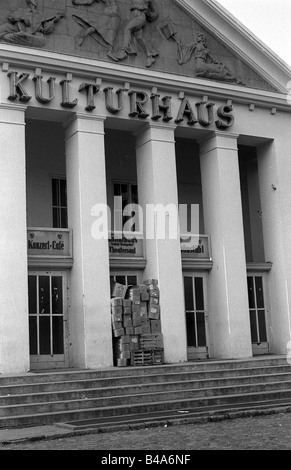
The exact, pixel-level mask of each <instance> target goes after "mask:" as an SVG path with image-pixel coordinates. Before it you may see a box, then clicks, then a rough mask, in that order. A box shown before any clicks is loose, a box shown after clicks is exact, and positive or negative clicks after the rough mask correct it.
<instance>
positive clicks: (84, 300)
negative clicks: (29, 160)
mask: <svg viewBox="0 0 291 470" xmlns="http://www.w3.org/2000/svg"><path fill="white" fill-rule="evenodd" d="M66 165H67V191H68V223H69V228H71V229H73V256H74V266H73V269H72V272H71V286H70V306H71V308H70V311H69V330H70V343H71V356H72V364H71V365H73V366H79V367H85V368H96V367H104V366H110V365H112V363H113V359H112V334H111V315H110V278H109V251H108V240H106V239H105V238H103V239H97V238H96V237H95V236H94V233H93V230H92V227H93V223H94V222H95V221H96V217H95V218H94V213H95V207H96V205H97V204H101V205H102V204H103V205H104V206H105V205H106V204H107V200H106V176H105V149H104V118H103V117H98V116H90V115H88V114H77V115H76V116H75V117H74V119H73V120H72V121H71V122H70V123H69V124H68V126H67V129H66ZM104 217H107V212H106V213H105V214H104Z"/></svg>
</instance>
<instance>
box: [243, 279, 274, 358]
mask: <svg viewBox="0 0 291 470" xmlns="http://www.w3.org/2000/svg"><path fill="white" fill-rule="evenodd" d="M263 281H264V279H263V276H262V275H253V276H248V278H247V284H248V296H249V312H250V325H251V338H252V345H253V354H254V355H257V354H268V352H269V346H268V338H267V323H266V306H265V305H266V301H265V293H264V282H263Z"/></svg>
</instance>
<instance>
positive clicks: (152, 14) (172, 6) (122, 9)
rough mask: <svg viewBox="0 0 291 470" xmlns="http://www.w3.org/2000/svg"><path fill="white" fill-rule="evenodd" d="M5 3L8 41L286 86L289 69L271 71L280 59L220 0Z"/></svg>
mask: <svg viewBox="0 0 291 470" xmlns="http://www.w3.org/2000/svg"><path fill="white" fill-rule="evenodd" d="M0 6H1V9H0V11H1V13H0V43H3V44H5V43H6V44H7V43H8V44H13V45H15V46H26V47H32V48H37V49H43V50H46V51H53V52H57V53H63V54H69V55H72V56H77V57H84V58H89V59H93V60H94V59H96V60H102V61H109V62H113V63H119V64H122V65H124V66H125V67H126V66H134V67H138V68H143V69H145V70H146V69H150V70H155V71H157V72H159V71H160V72H163V73H166V74H176V75H177V74H178V75H182V76H185V77H195V78H198V79H206V80H211V81H215V82H223V83H232V84H238V85H243V86H246V87H249V88H256V89H260V90H265V91H277V92H278V91H279V92H283V89H284V84H283V83H281V82H282V77H283V76H284V73H285V75H286V70H285V71H284V73H283V72H282V70H281V72H282V73H281V74H280V73H278V74H277V75H278V77H277V76H273V75H274V74H272V73H269V72H268V70H267V69H268V67H269V68H270V70H273V71H274V70H276V67H277V69H280V65H279V66H278V63H277V64H276V67H274V63H275V61H273V63H272V59H271V58H270V56H268V57H267V56H266V54H265V56H264V59H265V60H263V61H262V62H261V63H260V60H259V59H260V58H261V56H262V54H263V51H262V48H261V50H260V47H259V46H257V49H255V45H254V42H253V41H252V40H251V38H249V42H248V39H247V34H244V31H243V29H242V27H241V25H240V26H239V28H235V24H234V22H233V21H232V20H230V17H228V16H227V15H226V12H225V11H224V10H223V9H221V8H220V7H219V6H218V4H217V3H216V2H215V0H162V1H161V0H122V1H121V0H102V1H101V0H59V1H58V2H57V6H55V2H52V1H51V0H42V1H37V0H31V1H30V0H14V1H13V2H12V1H11V2H7V0H0ZM256 52H257V53H258V56H257V57H256V55H255V54H256ZM266 64H267V65H268V67H267V68H266ZM272 67H273V69H272ZM287 73H288V72H287ZM275 75H276V73H275ZM283 80H284V79H283ZM286 85H287V84H286Z"/></svg>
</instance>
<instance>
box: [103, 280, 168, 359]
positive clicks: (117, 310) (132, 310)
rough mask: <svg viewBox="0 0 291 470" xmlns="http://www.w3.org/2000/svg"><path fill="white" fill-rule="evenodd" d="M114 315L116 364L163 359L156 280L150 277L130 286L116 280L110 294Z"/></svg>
mask: <svg viewBox="0 0 291 470" xmlns="http://www.w3.org/2000/svg"><path fill="white" fill-rule="evenodd" d="M111 318H112V332H113V351H114V364H115V365H117V366H118V367H126V366H129V365H152V364H155V363H161V362H162V351H163V340H162V333H161V320H160V293H159V288H158V282H157V280H155V279H149V280H147V281H145V282H144V284H142V285H139V286H131V287H128V288H126V287H125V286H121V285H119V284H115V285H114V288H113V292H112V298H111ZM146 351H147V353H146ZM153 351H154V352H153ZM158 352H159V354H158ZM150 353H151V354H150Z"/></svg>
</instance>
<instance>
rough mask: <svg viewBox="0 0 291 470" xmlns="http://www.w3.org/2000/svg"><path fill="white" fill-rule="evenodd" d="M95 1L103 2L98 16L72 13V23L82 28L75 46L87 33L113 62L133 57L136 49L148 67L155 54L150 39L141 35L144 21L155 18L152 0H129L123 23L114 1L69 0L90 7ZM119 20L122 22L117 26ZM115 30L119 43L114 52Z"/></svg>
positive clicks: (153, 60)
mask: <svg viewBox="0 0 291 470" xmlns="http://www.w3.org/2000/svg"><path fill="white" fill-rule="evenodd" d="M95 2H97V3H103V4H104V9H103V12H102V14H101V15H100V16H99V17H97V18H95V19H93V17H92V19H89V20H84V18H82V17H81V16H80V15H73V19H74V20H75V21H76V23H78V24H79V25H80V26H81V27H82V28H83V31H82V33H81V36H80V39H79V45H80V46H81V45H82V44H83V42H84V40H85V39H86V37H88V36H90V35H91V36H92V37H93V38H94V39H96V41H97V42H99V44H101V45H102V46H103V47H105V48H106V49H107V55H108V57H109V58H110V59H112V60H113V61H115V62H119V61H122V60H124V59H126V58H127V57H128V56H137V55H138V54H139V48H140V49H141V50H142V51H143V52H144V53H145V54H146V67H150V66H151V65H152V64H153V63H154V62H155V60H156V58H157V57H158V55H159V53H158V51H157V50H156V48H155V47H154V46H153V44H152V43H151V41H150V40H149V39H148V38H146V37H145V36H144V29H145V27H146V26H147V24H148V23H151V22H153V21H154V20H156V19H157V17H158V12H157V9H156V6H155V4H154V0H131V3H130V12H129V13H130V18H129V19H128V20H126V21H125V23H124V21H122V20H123V19H121V17H120V14H119V8H118V4H117V1H116V0H72V3H73V4H74V5H76V6H78V5H79V6H81V5H83V6H85V5H88V6H90V5H93V4H94V3H95ZM121 22H123V23H124V25H121ZM120 29H121V31H120ZM119 32H120V33H122V44H121V47H120V48H119V49H118V50H117V51H116V52H114V51H113V49H114V44H115V40H116V36H117V34H118V33H119Z"/></svg>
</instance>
